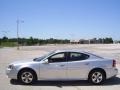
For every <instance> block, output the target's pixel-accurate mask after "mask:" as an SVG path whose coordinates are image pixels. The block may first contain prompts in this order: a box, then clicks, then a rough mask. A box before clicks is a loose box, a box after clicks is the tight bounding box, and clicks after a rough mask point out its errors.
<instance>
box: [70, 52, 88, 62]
mask: <svg viewBox="0 0 120 90" xmlns="http://www.w3.org/2000/svg"><path fill="white" fill-rule="evenodd" d="M69 55H70V56H69V61H79V60H86V59H88V58H89V55H87V54H83V53H77V52H70V54H69Z"/></svg>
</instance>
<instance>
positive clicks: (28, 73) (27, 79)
mask: <svg viewBox="0 0 120 90" xmlns="http://www.w3.org/2000/svg"><path fill="white" fill-rule="evenodd" d="M18 80H19V81H20V82H21V83H22V84H26V85H29V84H33V83H35V82H36V80H37V77H36V74H35V72H34V71H32V70H28V69H25V70H22V71H20V72H19V74H18Z"/></svg>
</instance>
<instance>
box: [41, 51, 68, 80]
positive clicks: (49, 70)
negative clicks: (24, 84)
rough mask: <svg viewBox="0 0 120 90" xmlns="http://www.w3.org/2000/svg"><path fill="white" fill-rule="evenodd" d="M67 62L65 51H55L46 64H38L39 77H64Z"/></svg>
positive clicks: (50, 78)
mask: <svg viewBox="0 0 120 90" xmlns="http://www.w3.org/2000/svg"><path fill="white" fill-rule="evenodd" d="M66 73H67V62H66V54H65V53H57V54H54V55H52V56H50V57H49V58H48V64H44V63H43V64H41V65H40V78H41V79H47V80H58V79H59V80H61V79H66V78H67V76H66Z"/></svg>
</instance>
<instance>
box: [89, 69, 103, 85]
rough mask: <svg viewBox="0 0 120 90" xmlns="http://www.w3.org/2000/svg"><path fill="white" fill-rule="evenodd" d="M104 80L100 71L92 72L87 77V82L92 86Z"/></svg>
mask: <svg viewBox="0 0 120 90" xmlns="http://www.w3.org/2000/svg"><path fill="white" fill-rule="evenodd" d="M104 80H105V74H104V72H103V71H101V70H94V71H92V72H91V73H90V75H89V81H90V82H91V83H93V84H102V83H103V82H104Z"/></svg>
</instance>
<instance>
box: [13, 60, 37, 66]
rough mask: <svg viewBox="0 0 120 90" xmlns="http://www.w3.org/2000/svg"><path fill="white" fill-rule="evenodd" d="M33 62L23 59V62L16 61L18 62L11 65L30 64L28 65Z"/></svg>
mask: <svg viewBox="0 0 120 90" xmlns="http://www.w3.org/2000/svg"><path fill="white" fill-rule="evenodd" d="M34 62H35V61H33V59H24V60H18V61H15V62H13V63H11V64H13V65H17V64H30V63H34Z"/></svg>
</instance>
